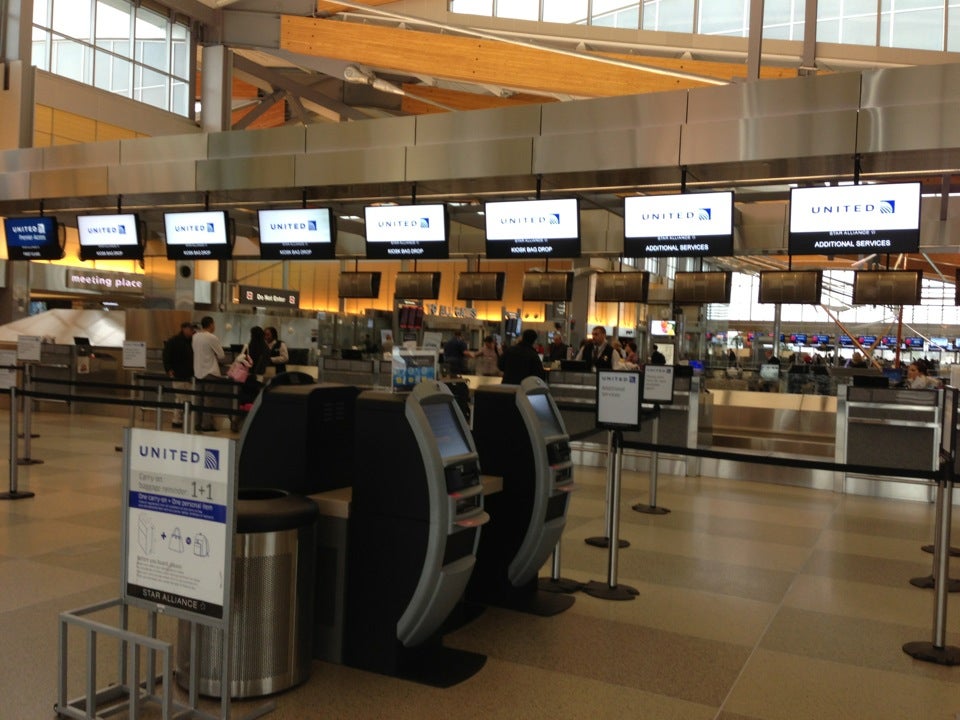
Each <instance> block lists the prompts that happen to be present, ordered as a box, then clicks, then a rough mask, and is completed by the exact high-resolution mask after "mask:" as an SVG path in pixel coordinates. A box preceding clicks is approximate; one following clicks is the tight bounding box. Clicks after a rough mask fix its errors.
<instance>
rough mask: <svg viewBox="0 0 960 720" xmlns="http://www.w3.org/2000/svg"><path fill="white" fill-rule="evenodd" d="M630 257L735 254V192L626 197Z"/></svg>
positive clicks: (625, 229)
mask: <svg viewBox="0 0 960 720" xmlns="http://www.w3.org/2000/svg"><path fill="white" fill-rule="evenodd" d="M623 210H624V216H623V236H624V237H623V254H624V255H625V256H627V257H702V256H704V255H713V256H723V255H733V193H732V192H715V193H690V194H683V195H644V196H637V197H628V198H625V199H624V208H623Z"/></svg>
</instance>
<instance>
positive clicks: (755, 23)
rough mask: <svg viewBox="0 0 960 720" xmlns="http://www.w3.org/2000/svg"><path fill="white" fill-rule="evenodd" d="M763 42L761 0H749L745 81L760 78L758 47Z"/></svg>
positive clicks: (759, 47)
mask: <svg viewBox="0 0 960 720" xmlns="http://www.w3.org/2000/svg"><path fill="white" fill-rule="evenodd" d="M762 44H763V0H750V30H749V35H748V36H747V82H750V81H751V80H759V79H760V57H761V54H760V49H761V46H762Z"/></svg>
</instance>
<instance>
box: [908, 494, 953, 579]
mask: <svg viewBox="0 0 960 720" xmlns="http://www.w3.org/2000/svg"><path fill="white" fill-rule="evenodd" d="M943 495H944V494H943V492H942V491H941V489H940V486H939V485H937V499H936V519H935V520H934V523H933V527H934V533H939V532H940V525H941V523H942V522H943V512H944V507H943V504H944V498H943ZM948 524H949V523H948ZM938 537H939V536H938ZM931 551H932V552H933V571H932V572H931V573H930V574H929V575H924V576H922V577H915V578H910V584H911V585H913V586H914V587H918V588H923V589H925V590H929V589H930V588H936V587H937V580H938V579H939V577H940V575H939V574H938V572H937V570H938V568H939V567H940V557H939V555H940V554H941V553H942V554H943V555H946V556H947V570H946V572H944V574H943V577H944V578H945V581H944V586H945V587H946V591H947V592H948V593H952V592H960V580H957V579H951V578H950V572H949V571H950V562H949V558H950V554H951V553H950V536H949V535H948V536H947V542H946V544H945V545H941V544H940V543H939V542H934V544H933V545H932V546H931Z"/></svg>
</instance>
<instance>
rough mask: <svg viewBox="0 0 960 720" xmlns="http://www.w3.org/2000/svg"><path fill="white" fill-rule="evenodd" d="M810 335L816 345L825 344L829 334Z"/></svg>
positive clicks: (828, 340) (828, 339) (827, 341)
mask: <svg viewBox="0 0 960 720" xmlns="http://www.w3.org/2000/svg"><path fill="white" fill-rule="evenodd" d="M810 337H811V339H812V340H813V342H814V343H816V344H817V345H826V344H827V343H829V342H830V336H829V335H811V336H810Z"/></svg>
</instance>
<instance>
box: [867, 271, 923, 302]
mask: <svg viewBox="0 0 960 720" xmlns="http://www.w3.org/2000/svg"><path fill="white" fill-rule="evenodd" d="M922 286H923V272H922V271H920V270H869V271H859V272H856V273H854V275H853V304H854V305H919V304H920V291H921V288H922Z"/></svg>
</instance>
